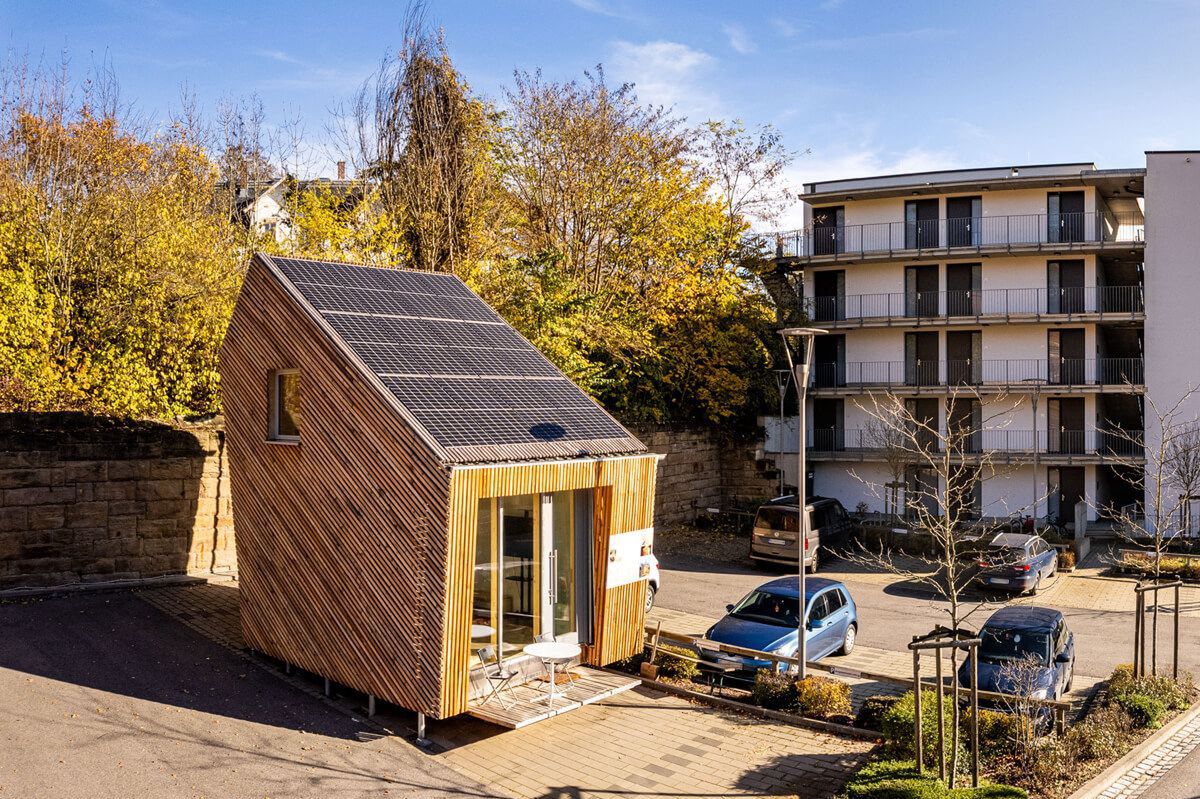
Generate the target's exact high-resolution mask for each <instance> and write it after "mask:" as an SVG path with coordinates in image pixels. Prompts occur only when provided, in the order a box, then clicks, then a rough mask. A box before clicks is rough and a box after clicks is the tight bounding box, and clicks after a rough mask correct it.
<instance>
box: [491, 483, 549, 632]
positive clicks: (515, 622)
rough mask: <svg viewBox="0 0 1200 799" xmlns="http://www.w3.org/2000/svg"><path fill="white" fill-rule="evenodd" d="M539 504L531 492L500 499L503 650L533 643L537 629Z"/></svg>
mask: <svg viewBox="0 0 1200 799" xmlns="http://www.w3.org/2000/svg"><path fill="white" fill-rule="evenodd" d="M539 504H540V503H539V502H538V497H537V495H534V494H529V495H526V496H521V497H503V498H501V499H500V542H501V552H502V556H501V570H502V575H503V576H502V579H501V588H500V591H501V603H502V604H501V607H502V608H503V615H502V618H501V622H500V623H501V625H502V632H501V640H502V641H503V646H504V651H505V654H508V653H510V652H512V651H515V650H519V649H521V648H522V647H524V646H525V645H526V644H531V643H533V637H534V636H535V635H537V634H538V632H539V631H540V624H541V596H540V591H539V590H538V589H539V584H540V582H541V579H540V578H541V574H540V572H541V563H540V558H539V557H538V555H539V547H538V544H539V540H540V538H541V536H540V535H539V530H538V510H539V508H538V505H539Z"/></svg>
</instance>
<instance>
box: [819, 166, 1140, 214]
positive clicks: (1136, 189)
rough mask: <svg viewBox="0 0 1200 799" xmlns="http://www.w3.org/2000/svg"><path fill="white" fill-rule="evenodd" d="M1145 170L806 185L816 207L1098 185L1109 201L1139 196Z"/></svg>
mask: <svg viewBox="0 0 1200 799" xmlns="http://www.w3.org/2000/svg"><path fill="white" fill-rule="evenodd" d="M1145 177H1146V170H1145V169H1096V165H1095V164H1090V163H1080V164H1046V165H1034V166H1013V167H999V168H989V169H954V170H946V171H937V172H911V173H906V174H901V175H882V176H878V177H866V178H850V179H847V180H829V181H823V182H820V183H806V184H804V193H803V194H802V195H801V196H800V199H802V200H803V201H804V202H806V203H808V204H810V205H824V204H827V203H835V202H852V201H854V200H868V199H883V198H888V197H904V196H920V195H932V194H955V193H967V192H971V193H975V192H988V191H1001V190H1011V189H1040V188H1056V187H1063V188H1069V187H1084V186H1095V187H1096V188H1097V189H1098V190H1099V191H1100V193H1101V195H1102V196H1104V197H1113V196H1116V197H1120V196H1128V197H1139V196H1141V194H1142V191H1143V185H1144V180H1145Z"/></svg>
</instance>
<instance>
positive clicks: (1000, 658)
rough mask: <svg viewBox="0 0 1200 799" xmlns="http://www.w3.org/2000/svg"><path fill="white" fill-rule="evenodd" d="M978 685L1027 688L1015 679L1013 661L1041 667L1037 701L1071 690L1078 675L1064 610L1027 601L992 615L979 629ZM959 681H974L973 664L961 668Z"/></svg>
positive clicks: (1009, 689)
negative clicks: (1039, 605) (1059, 610)
mask: <svg viewBox="0 0 1200 799" xmlns="http://www.w3.org/2000/svg"><path fill="white" fill-rule="evenodd" d="M979 638H980V640H981V641H982V643H981V644H980V645H979V689H980V690H981V691H994V692H995V693H999V694H1012V693H1016V692H1017V691H1018V690H1026V686H1018V685H1017V684H1016V683H1015V682H1014V680H1015V679H1016V678H1017V672H1016V671H1015V670H1014V669H1013V668H1011V664H1013V663H1016V662H1019V661H1022V660H1027V661H1029V662H1030V663H1031V664H1033V665H1034V667H1035V668H1036V673H1035V680H1034V681H1035V682H1036V684H1035V685H1032V686H1028V688H1032V689H1033V698H1035V699H1061V698H1062V695H1063V694H1065V693H1067V692H1068V691H1070V690H1071V679H1072V677H1073V676H1074V673H1075V636H1074V634H1072V633H1071V631H1070V630H1068V629H1067V623H1066V619H1064V618H1063V615H1062V613H1059V612H1058V611H1057V610H1053V609H1051V608H1036V607H1030V606H1028V605H1014V606H1010V607H1004V608H1001V609H1000V610H997V611H996V612H995V613H993V614H992V615H991V616H990V617H989V618H988V620H987V621H986V622H985V623H984V625H983V628H982V629H981V630H980V631H979ZM958 679H959V683H960V684H961V685H963V686H965V687H968V688H969V687H970V685H971V662H970V660H967V661H965V662H964V663H963V664H962V666H961V667H960V668H959V672H958Z"/></svg>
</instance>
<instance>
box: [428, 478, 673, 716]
mask: <svg viewBox="0 0 1200 799" xmlns="http://www.w3.org/2000/svg"><path fill="white" fill-rule="evenodd" d="M656 466H657V460H656V458H655V457H654V456H653V455H637V456H630V457H623V458H612V459H607V460H594V461H585V460H581V461H547V462H545V463H527V464H499V465H495V466H482V467H462V468H458V469H454V470H453V472H452V477H451V480H450V508H451V511H450V524H449V534H448V539H449V540H448V547H447V548H448V553H449V556H448V558H447V573H446V576H445V580H444V585H445V586H446V599H445V606H446V634H445V639H444V641H443V652H444V654H443V658H442V659H443V662H444V663H445V664H446V666H447V669H446V672H447V673H446V677H445V679H444V681H443V683H442V700H441V701H442V707H443V708H444V709H445V711H446V714H447V715H453V714H456V713H462V712H464V711H465V710H466V709H467V663H468V658H469V656H470V653H469V647H470V632H469V629H470V625H471V602H472V579H473V570H474V561H475V535H476V529H477V521H478V518H477V517H478V508H479V500H480V499H484V498H487V497H510V496H520V495H525V494H534V493H549V492H553V491H567V490H572V489H579V488H592V489H596V492H595V500H594V503H593V519H592V522H593V530H594V533H595V551H594V555H593V562H594V563H595V566H596V572H595V576H594V585H595V608H596V615H595V618H594V620H593V626H594V631H595V634H594V638H595V644H594V645H593V646H589V647H586V651H585V653H584V659H585V660H586V662H588V663H591V664H593V665H603V664H606V663H611V662H613V661H614V660H618V659H620V658H623V657H628V656H629V655H632V654H633V653H634V652H636V651H637V650H638V649H640V648H641V645H642V626H643V619H644V615H645V604H644V600H645V596H646V595H645V591H646V583H645V580H638V581H637V582H635V583H631V584H628V585H623V586H618V587H616V588H612V589H607V590H606V589H605V581H606V579H607V571H608V543H609V537H610V536H612V535H616V534H619V533H625V532H632V531H634V530H641V529H645V528H649V527H651V526H652V525H653V517H654V474H655V468H656Z"/></svg>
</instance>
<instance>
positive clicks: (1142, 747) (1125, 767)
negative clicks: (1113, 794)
mask: <svg viewBox="0 0 1200 799" xmlns="http://www.w3.org/2000/svg"><path fill="white" fill-rule="evenodd" d="M1197 716H1200V702H1197V703H1196V704H1194V705H1192V706H1191V707H1190V708H1188V709H1187V710H1185V711H1184V712H1183V713H1181V714H1179V716H1177V717H1176V718H1175V720H1174V721H1172V722H1171V723H1170V724H1168V725H1167V726H1165V727H1163V728H1162V729H1160V730H1158V731H1156V732H1155V733H1154V734H1153V735H1151V736H1150V737H1149V738H1147V739H1146V740H1144V741H1142V742H1141V743H1140V744H1138V745H1137V746H1136V747H1134V748H1133V749H1132V750H1130V751H1129V752H1128V753H1127V754H1126V755H1125V756H1124V757H1122V758H1121V759H1120V760H1118V761H1117V762H1116V763H1113V764H1112V765H1111V766H1109V767H1108V768H1106V769H1105V770H1104V771H1102V772H1100V773H1099V774H1097V775H1096V776H1095V777H1092V778H1091V779H1090V780H1088V781H1087V782H1085V783H1084V784H1083V785H1081V786H1080V787H1079V788H1078V789H1077V790H1076V791H1075V792H1074V793H1072V794H1071V795H1070V796H1068V797H1067V799H1095V797H1097V796H1099V795H1100V794H1102V793H1104V791H1106V790H1108V788H1109V787H1110V786H1111V785H1112V784H1113V783H1114V782H1116V781H1117V780H1118V779H1119V778H1120V776H1121V775H1122V774H1124V773H1125V772H1126V771H1129V769H1131V768H1133V767H1134V766H1135V765H1137V764H1138V763H1140V762H1142V761H1143V760H1144V759H1145V758H1146V756H1147V755H1149V754H1150V753H1151V752H1153V751H1154V750H1155V749H1157V748H1158V747H1159V745H1160V744H1162V743H1163V742H1164V741H1166V740H1167V739H1168V738H1170V737H1171V736H1172V735H1174V734H1175V733H1177V732H1179V731H1180V730H1181V729H1183V728H1184V727H1186V726H1187V725H1188V724H1189V723H1190V722H1191V721H1193V720H1194V719H1195V718H1196V717H1197Z"/></svg>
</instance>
